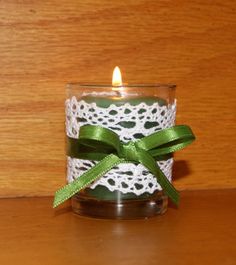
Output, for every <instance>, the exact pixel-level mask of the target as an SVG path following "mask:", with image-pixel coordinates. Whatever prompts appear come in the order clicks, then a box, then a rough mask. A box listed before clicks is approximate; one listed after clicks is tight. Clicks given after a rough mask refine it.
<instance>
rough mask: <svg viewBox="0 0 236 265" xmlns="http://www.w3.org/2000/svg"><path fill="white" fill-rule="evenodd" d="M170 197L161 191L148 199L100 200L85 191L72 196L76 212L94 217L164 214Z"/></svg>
mask: <svg viewBox="0 0 236 265" xmlns="http://www.w3.org/2000/svg"><path fill="white" fill-rule="evenodd" d="M167 205H168V198H167V196H166V195H164V194H163V192H161V191H157V192H155V193H154V194H152V195H150V198H147V199H138V198H135V199H126V200H121V201H118V200H117V201H114V200H98V199H96V198H94V197H90V196H88V195H86V194H83V193H78V194H76V195H74V196H73V197H72V209H73V211H74V213H76V214H79V215H82V216H88V217H93V218H102V219H103V218H106V219H143V218H149V217H153V216H156V215H160V214H164V213H165V212H166V210H167Z"/></svg>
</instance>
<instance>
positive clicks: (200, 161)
mask: <svg viewBox="0 0 236 265" xmlns="http://www.w3.org/2000/svg"><path fill="white" fill-rule="evenodd" d="M235 8H236V2H235V1H234V0H225V1H222V0H214V1H212V0H190V1H189V0H179V1H176V0H152V1H148V0H147V1H144V0H125V1H124V0H121V1H111V0H93V1H92V0H83V1H82V0H71V1H68V0H47V1H46V0H41V1H40V0H2V1H0V67H1V70H0V90H1V96H0V141H1V142H0V196H1V197H4V196H32V195H36V196H38V195H49V194H53V192H54V191H55V190H56V189H57V188H59V187H60V186H61V185H63V184H64V182H65V155H64V148H65V144H64V98H65V92H64V87H65V84H66V83H67V82H69V81H106V82H110V80H111V73H112V69H113V67H114V66H115V65H119V66H120V68H121V69H122V71H123V77H124V78H123V79H124V80H125V81H126V82H173V83H176V84H177V85H178V91H177V98H178V115H177V122H178V123H187V124H189V125H190V126H192V128H193V130H194V132H195V134H196V135H197V138H198V139H197V141H196V142H195V143H194V144H193V145H192V146H190V147H189V148H187V149H185V150H183V151H181V152H179V153H178V154H176V160H177V162H176V164H175V185H176V187H177V188H179V189H208V188H211V189H214V188H232V187H236V178H235V161H236V157H235V151H234V147H235V146H234V145H235V127H236V126H235V111H236V104H235V102H236V100H235V96H236V92H235V91H236V73H235V63H236V57H235V55H236V16H235Z"/></svg>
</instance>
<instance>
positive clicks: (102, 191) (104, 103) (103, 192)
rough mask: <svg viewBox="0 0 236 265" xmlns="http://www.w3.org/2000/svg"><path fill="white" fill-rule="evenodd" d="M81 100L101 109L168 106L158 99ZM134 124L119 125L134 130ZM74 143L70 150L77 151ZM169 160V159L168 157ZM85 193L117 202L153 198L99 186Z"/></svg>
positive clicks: (113, 112)
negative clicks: (126, 104) (119, 200)
mask: <svg viewBox="0 0 236 265" xmlns="http://www.w3.org/2000/svg"><path fill="white" fill-rule="evenodd" d="M81 100H84V101H85V102H87V103H96V105H97V106H98V107H101V108H108V107H109V106H110V105H112V104H114V105H116V106H123V105H124V104H125V103H129V104H131V105H132V106H136V105H139V104H140V103H145V104H147V105H148V106H151V105H152V104H154V103H158V104H159V106H165V105H167V102H166V101H165V100H164V99H161V98H158V97H144V96H143V97H105V96H104V97H101V96H99V97H96V96H85V97H82V98H81ZM91 111H95V110H91ZM124 113H127V114H128V113H130V111H129V109H128V108H127V109H126V110H125V112H124ZM109 114H110V115H111V118H112V116H113V115H114V116H115V115H116V114H117V112H116V111H115V110H112V111H111V112H110V113H109ZM140 114H143V116H144V118H145V109H143V108H140ZM133 124H134V122H133V121H124V122H120V123H119V125H121V126H123V127H125V128H132V126H134V125H133ZM157 125H158V124H157V122H149V121H147V127H146V128H152V127H155V126H157ZM142 137H143V135H142V134H141V133H139V132H137V137H136V138H137V139H139V138H142ZM72 145H73V143H72V144H71V145H70V150H73V149H77V147H76V143H75V146H74V147H73V146H72ZM77 150H78V149H77ZM168 158H169V157H168ZM84 193H85V194H87V195H89V196H92V197H94V198H96V199H98V200H117V198H119V199H121V200H122V199H123V200H127V199H128V200H132V199H137V198H139V199H147V198H148V197H149V196H151V195H150V194H149V193H144V194H142V195H140V196H137V195H135V194H134V193H126V194H124V193H122V192H120V191H114V192H111V191H110V190H108V189H107V188H106V187H104V186H101V185H99V186H97V187H96V188H95V189H90V188H86V189H85V190H84Z"/></svg>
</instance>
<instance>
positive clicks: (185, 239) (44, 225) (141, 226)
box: [0, 190, 236, 265]
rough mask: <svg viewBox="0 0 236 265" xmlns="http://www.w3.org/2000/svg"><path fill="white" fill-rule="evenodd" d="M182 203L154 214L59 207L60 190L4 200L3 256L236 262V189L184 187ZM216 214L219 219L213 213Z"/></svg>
mask: <svg viewBox="0 0 236 265" xmlns="http://www.w3.org/2000/svg"><path fill="white" fill-rule="evenodd" d="M182 198H183V199H182V203H181V206H180V208H179V209H178V210H177V209H175V208H169V209H168V211H167V213H166V214H165V215H163V216H158V217H155V218H152V219H147V220H129V221H116V220H96V219H89V218H83V217H79V216H76V215H73V214H72V213H71V212H70V209H69V208H64V207H63V208H61V209H60V210H59V211H56V212H53V210H52V208H51V203H52V198H22V199H1V200H0V209H1V211H0V234H1V237H0V249H1V251H0V263H1V264H18V265H21V264H22V265H23V264H24V265H32V264H34V265H38V264H40V265H41V264H44V265H54V264H55V265H61V264H63V265H64V264H81V265H90V264H94V265H99V264H102V265H106V264H114V265H117V264H119V265H126V264H129V265H141V264H142V265H144V264H149V265H156V264H166V265H172V264H173V265H189V264H193V265H198V264H215V265H222V264H227V265H233V264H235V259H236V230H235V218H236V205H235V203H232V202H235V200H236V190H228V191H226V190H224V191H192V192H184V193H182ZM213 220H214V221H213Z"/></svg>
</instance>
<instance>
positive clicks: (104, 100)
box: [81, 96, 167, 108]
mask: <svg viewBox="0 0 236 265" xmlns="http://www.w3.org/2000/svg"><path fill="white" fill-rule="evenodd" d="M81 100H84V101H85V102H87V103H96V104H97V106H98V107H101V108H108V107H109V106H110V105H111V104H114V105H116V106H122V105H124V104H125V103H129V104H131V105H132V106H136V105H138V104H140V103H146V104H147V105H148V106H150V105H152V104H153V103H156V102H158V103H159V105H160V106H164V105H167V102H166V101H165V100H164V99H161V98H158V97H144V96H143V97H124V98H123V97H94V96H85V97H82V98H81Z"/></svg>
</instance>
